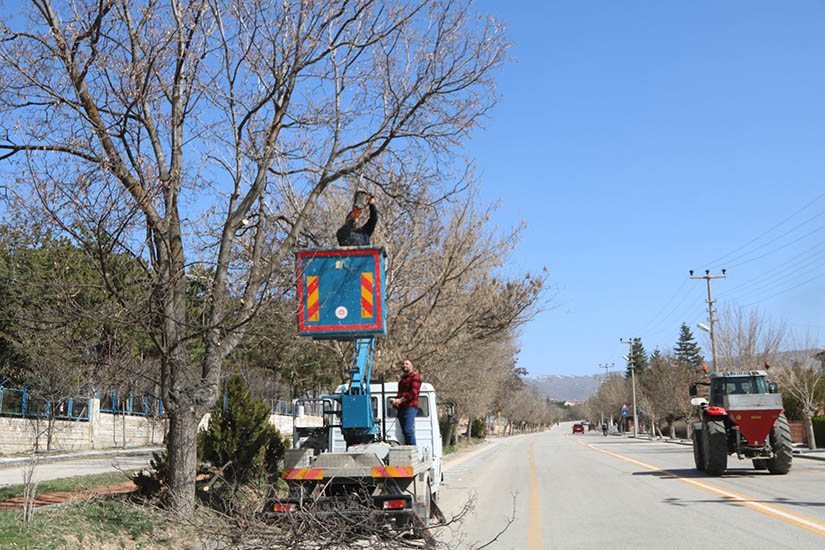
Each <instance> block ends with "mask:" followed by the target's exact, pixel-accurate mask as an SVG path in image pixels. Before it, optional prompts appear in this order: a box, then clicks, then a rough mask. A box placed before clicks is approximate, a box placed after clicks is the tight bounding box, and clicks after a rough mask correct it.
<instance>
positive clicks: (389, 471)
mask: <svg viewBox="0 0 825 550" xmlns="http://www.w3.org/2000/svg"><path fill="white" fill-rule="evenodd" d="M413 476H414V474H413V467H412V466H373V467H372V477H413Z"/></svg>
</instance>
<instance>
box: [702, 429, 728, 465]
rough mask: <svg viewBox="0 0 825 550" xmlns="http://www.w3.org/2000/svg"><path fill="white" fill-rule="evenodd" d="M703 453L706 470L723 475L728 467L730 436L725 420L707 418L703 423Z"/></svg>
mask: <svg viewBox="0 0 825 550" xmlns="http://www.w3.org/2000/svg"><path fill="white" fill-rule="evenodd" d="M702 455H703V458H704V464H705V471H706V472H707V473H709V474H710V475H712V476H721V475H722V474H724V473H725V470H726V469H727V467H728V436H727V433H726V432H725V421H724V420H705V421H704V422H703V423H702Z"/></svg>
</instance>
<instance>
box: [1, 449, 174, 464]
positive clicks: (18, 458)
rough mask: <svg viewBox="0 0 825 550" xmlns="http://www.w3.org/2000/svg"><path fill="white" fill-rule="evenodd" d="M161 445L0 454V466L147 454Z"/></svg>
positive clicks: (158, 450)
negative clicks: (31, 453)
mask: <svg viewBox="0 0 825 550" xmlns="http://www.w3.org/2000/svg"><path fill="white" fill-rule="evenodd" d="M163 450H164V448H163V447H126V448H123V449H106V450H100V451H95V450H84V451H52V452H41V453H35V454H34V455H11V456H0V468H6V467H13V466H20V465H21V464H26V463H27V462H29V461H31V459H32V458H35V459H36V460H37V462H38V463H44V462H57V461H59V460H72V459H75V458H100V457H105V456H124V455H127V456H128V455H148V454H152V453H154V452H160V451H163Z"/></svg>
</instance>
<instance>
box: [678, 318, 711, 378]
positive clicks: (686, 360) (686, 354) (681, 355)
mask: <svg viewBox="0 0 825 550" xmlns="http://www.w3.org/2000/svg"><path fill="white" fill-rule="evenodd" d="M673 355H674V357H675V358H676V361H678V362H679V364H681V365H687V366H690V367H693V368H695V369H698V368H700V367H701V366H702V362H703V361H704V360H705V359H704V357H702V348H700V347H699V344H697V343H696V339H695V338H694V337H693V333H691V332H690V329H689V328H688V326H687V324H686V323H682V326H681V327H680V328H679V340H677V341H676V347H674V348H673Z"/></svg>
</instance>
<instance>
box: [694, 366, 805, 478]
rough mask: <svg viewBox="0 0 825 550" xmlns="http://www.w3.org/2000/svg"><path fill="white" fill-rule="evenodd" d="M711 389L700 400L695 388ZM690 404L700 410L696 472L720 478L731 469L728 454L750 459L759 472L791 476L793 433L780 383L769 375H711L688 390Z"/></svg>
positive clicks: (736, 373)
mask: <svg viewBox="0 0 825 550" xmlns="http://www.w3.org/2000/svg"><path fill="white" fill-rule="evenodd" d="M699 385H704V386H709V387H710V392H709V396H708V397H707V398H706V397H698V396H697V394H698V388H697V386H699ZM690 395H691V396H692V399H691V405H693V406H694V407H696V408H697V409H698V411H697V412H698V416H699V419H700V422H698V423H696V424H694V430H693V458H694V462H695V464H696V469H697V470H699V471H705V472H707V473H708V474H710V475H714V476H718V475H722V474H724V473H725V470H727V460H728V455H731V454H736V456H737V458H739V459H740V460H743V459H751V460H752V461H753V466H754V468H756V469H757V470H769V471H770V472H771V473H772V474H787V473H788V472H789V471H790V469H791V462H792V460H793V454H792V452H793V448H792V442H791V431H790V428H789V426H788V420H787V419H786V418H785V414H784V412H785V409H784V408H783V407H782V396H781V395H779V394H778V393H777V388H776V384H775V383H773V382H771V383H769V382H768V381H767V372H766V371H763V370H750V371H738V372H720V373H713V374H710V375H709V380H708V381H707V382H699V383H697V384H693V385H691V386H690Z"/></svg>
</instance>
